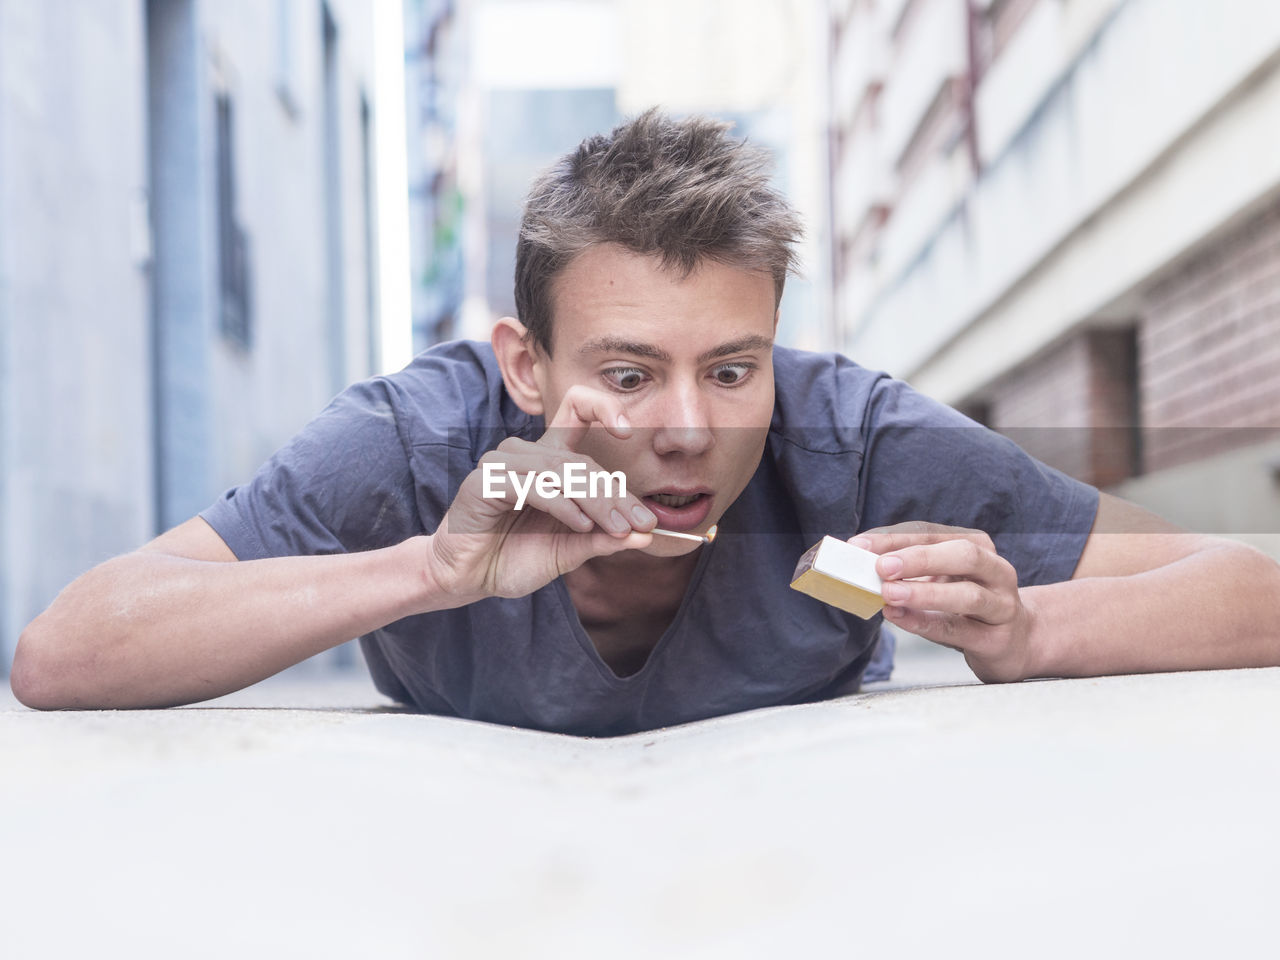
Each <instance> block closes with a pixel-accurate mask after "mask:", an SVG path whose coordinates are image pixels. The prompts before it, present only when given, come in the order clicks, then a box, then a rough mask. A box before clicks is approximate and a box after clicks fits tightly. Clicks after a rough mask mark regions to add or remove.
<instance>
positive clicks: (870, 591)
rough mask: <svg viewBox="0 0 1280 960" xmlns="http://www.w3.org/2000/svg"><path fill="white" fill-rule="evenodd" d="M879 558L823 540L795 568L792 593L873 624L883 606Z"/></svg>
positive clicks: (847, 544)
mask: <svg viewBox="0 0 1280 960" xmlns="http://www.w3.org/2000/svg"><path fill="white" fill-rule="evenodd" d="M878 558H879V555H878V554H874V553H872V552H871V551H870V550H863V549H862V548H861V547H855V546H854V545H853V544H851V543H845V542H844V541H843V540H837V539H836V538H835V537H823V538H822V539H821V540H819V541H818V542H817V543H815V544H814V545H813V546H812V547H810V548H809V549H808V550H806V551H805V554H804V556H803V557H801V558H800V562H799V563H798V564H796V572H795V575H794V576H793V577H792V578H791V589H792V590H799V591H800V592H801V593H807V594H808V595H809V596H811V597H814V598H815V599H817V600H821V601H822V602H823V603H829V604H831V605H832V606H833V607H839V608H840V609H841V610H847V611H848V612H849V613H852V614H853V615H855V616H858V617H861V618H862V619H863V620H870V619H871V618H872V617H874V616H875V615H876V614H877V613H878V612H879V611H880V608H881V607H883V606H884V599H883V598H882V597H881V596H880V575H879V574H878V573H876V560H877V559H878Z"/></svg>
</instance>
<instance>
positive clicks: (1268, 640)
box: [1022, 541, 1280, 677]
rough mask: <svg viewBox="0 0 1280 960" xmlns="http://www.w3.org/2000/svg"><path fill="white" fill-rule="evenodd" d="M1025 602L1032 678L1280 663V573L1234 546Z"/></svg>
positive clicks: (1026, 593)
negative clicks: (1030, 613) (1030, 616)
mask: <svg viewBox="0 0 1280 960" xmlns="http://www.w3.org/2000/svg"><path fill="white" fill-rule="evenodd" d="M1022 596H1023V601H1024V603H1026V604H1027V605H1028V606H1029V607H1031V608H1032V609H1033V610H1034V613H1035V626H1034V628H1033V633H1032V637H1031V650H1032V656H1033V659H1032V662H1031V665H1030V671H1029V675H1030V676H1037V677H1082V676H1099V675H1106V674H1123V673H1154V672H1159V671H1166V670H1202V669H1215V668H1216V669H1223V668H1233V667H1257V666H1275V665H1280V566H1278V565H1277V564H1276V563H1275V562H1274V561H1273V560H1271V559H1270V558H1268V557H1267V556H1265V555H1264V554H1262V553H1260V552H1258V551H1256V550H1253V549H1251V548H1249V547H1245V546H1242V545H1240V544H1235V543H1231V542H1228V541H1221V542H1220V543H1216V544H1215V545H1214V546H1212V547H1208V548H1206V549H1203V550H1200V551H1197V552H1196V553H1193V554H1191V555H1190V556H1187V557H1184V558H1183V559H1181V560H1178V561H1175V562H1173V563H1170V564H1168V565H1166V566H1163V567H1159V568H1157V569H1154V570H1149V571H1147V572H1145V573H1138V574H1134V575H1131V576H1121V577H1095V578H1085V579H1081V580H1071V581H1067V582H1064V583H1055V584H1048V585H1044V586H1038V587H1026V588H1024V589H1023V590H1022Z"/></svg>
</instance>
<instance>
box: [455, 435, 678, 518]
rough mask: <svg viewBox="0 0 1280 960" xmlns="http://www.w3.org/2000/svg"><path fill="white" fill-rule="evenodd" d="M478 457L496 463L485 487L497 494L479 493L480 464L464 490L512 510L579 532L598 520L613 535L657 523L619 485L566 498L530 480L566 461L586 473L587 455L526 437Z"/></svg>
mask: <svg viewBox="0 0 1280 960" xmlns="http://www.w3.org/2000/svg"><path fill="white" fill-rule="evenodd" d="M504 447H505V450H504V449H503V448H504ZM499 451H501V452H499ZM480 459H481V462H482V464H484V463H493V464H495V466H500V467H501V476H500V477H498V478H495V482H494V483H493V484H492V485H491V487H490V488H489V489H488V492H489V493H494V494H499V496H496V497H490V496H486V495H485V494H486V490H485V489H484V488H483V485H484V479H483V477H482V476H480V474H481V473H482V472H483V467H482V468H481V470H478V471H474V472H473V473H472V475H471V476H470V477H468V478H467V483H468V484H469V485H470V486H469V491H470V492H472V493H474V494H476V495H478V496H481V497H483V498H484V499H486V500H490V501H494V502H501V503H503V504H505V505H507V506H508V507H510V508H512V509H517V510H519V509H527V508H529V507H533V508H536V509H538V510H541V511H543V512H544V513H548V514H550V515H552V516H554V517H555V518H556V519H557V520H559V521H561V522H562V523H564V524H565V526H567V527H569V528H571V529H573V530H577V531H579V532H584V531H586V530H589V529H591V527H592V526H593V525H598V526H599V527H600V528H601V529H602V530H605V531H607V532H609V533H610V534H611V535H613V536H615V537H625V536H626V535H627V534H629V533H630V532H631V531H632V530H642V531H647V530H651V529H652V528H653V527H654V526H655V525H656V524H657V522H658V521H657V518H656V517H655V516H654V515H653V513H652V511H650V510H649V508H648V507H646V506H645V505H644V504H643V503H642V502H641V501H640V499H639V498H638V497H636V496H635V495H634V494H631V493H627V494H626V495H625V496H624V495H622V493H621V485H619V486H618V487H616V488H614V489H617V490H618V491H619V492H618V493H615V494H614V495H613V496H608V497H606V496H596V497H581V498H578V497H574V498H569V497H566V496H565V495H564V493H563V490H562V489H561V488H560V487H558V486H552V487H549V488H548V492H546V493H544V492H542V490H540V489H539V486H538V483H537V482H536V479H535V480H532V481H531V479H530V478H531V477H532V478H536V477H538V476H539V475H540V474H543V473H550V474H553V475H555V476H557V477H564V476H565V470H564V467H565V465H566V464H568V463H574V464H582V465H583V466H584V467H585V468H586V473H587V474H588V475H590V474H591V473H593V472H595V471H599V469H600V467H599V465H598V464H596V463H595V461H593V460H592V459H591V458H590V457H585V456H582V455H581V454H574V453H568V452H564V451H559V450H555V449H549V448H547V447H545V446H542V445H540V444H536V443H530V442H528V441H527V440H515V441H503V443H501V444H499V446H498V450H497V451H490V452H489V453H486V454H485V455H484V456H483V457H481V458H480ZM513 474H514V476H512V475H513ZM499 481H500V482H499ZM517 485H519V486H518V487H517Z"/></svg>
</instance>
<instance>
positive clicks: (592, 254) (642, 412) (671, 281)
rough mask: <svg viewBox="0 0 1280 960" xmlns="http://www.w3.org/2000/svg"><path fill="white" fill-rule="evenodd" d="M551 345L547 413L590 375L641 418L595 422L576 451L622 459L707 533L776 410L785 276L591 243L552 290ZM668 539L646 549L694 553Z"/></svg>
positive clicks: (647, 496)
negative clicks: (691, 264)
mask: <svg viewBox="0 0 1280 960" xmlns="http://www.w3.org/2000/svg"><path fill="white" fill-rule="evenodd" d="M552 302H553V305H554V321H553V327H552V357H551V358H547V357H546V356H545V355H544V354H542V352H541V351H538V353H537V357H538V360H537V361H536V364H535V373H534V375H535V377H536V379H537V382H538V387H539V389H540V391H541V393H542V400H543V403H544V404H545V409H546V412H547V418H548V420H550V418H551V417H552V416H553V415H554V413H555V411H556V410H558V409H559V407H560V401H561V400H562V398H563V397H564V395H565V392H566V391H567V390H568V389H569V388H570V387H571V386H574V385H577V384H581V385H583V386H587V387H590V388H592V389H595V390H600V391H602V392H605V393H607V394H609V395H610V396H614V397H617V398H618V399H619V400H620V401H621V402H622V404H623V408H624V410H625V413H626V416H627V419H628V420H630V422H631V425H632V426H633V427H634V428H635V429H634V432H633V434H632V436H631V437H630V438H628V439H626V440H619V439H617V438H615V437H612V436H610V435H609V434H608V433H606V432H605V431H604V429H603V428H601V427H600V426H599V425H598V424H597V425H593V427H592V429H591V430H590V431H589V432H588V434H587V437H586V438H585V439H584V440H583V441H582V442H581V443H580V444H579V445H578V447H577V449H578V450H579V451H580V452H581V453H583V454H585V455H587V456H589V457H591V458H592V459H594V460H595V461H596V462H597V463H599V464H600V465H601V466H602V467H604V468H605V469H607V470H621V471H622V472H623V473H625V474H626V477H627V489H628V490H629V491H630V492H632V493H634V494H635V495H637V496H639V497H641V498H642V499H643V500H644V502H645V504H646V505H647V506H648V507H649V508H650V509H651V510H652V511H653V512H654V514H655V515H656V516H657V518H658V525H659V526H660V527H663V528H665V529H668V530H681V531H687V532H698V533H701V532H705V531H706V530H707V529H709V528H710V527H711V526H712V525H713V524H715V523H718V522H719V520H720V518H721V516H722V515H723V514H724V512H725V510H726V509H728V507H729V505H730V504H731V503H733V501H734V500H736V499H737V497H738V495H739V494H740V493H742V491H743V489H744V488H745V487H746V485H747V482H748V481H749V480H750V479H751V476H752V474H754V473H755V470H756V467H757V465H758V464H759V462H760V457H761V454H762V453H763V451H764V443H765V438H766V435H767V433H768V428H769V421H770V418H771V417H772V414H773V335H774V330H775V325H776V312H775V308H774V284H773V279H772V277H770V276H769V275H767V274H764V273H752V272H746V271H743V270H740V269H737V268H734V267H728V266H725V265H723V264H719V263H715V262H712V261H704V262H703V263H701V264H700V265H699V266H698V267H697V269H695V270H694V272H693V273H691V274H690V275H689V276H688V277H685V278H683V279H681V278H680V276H679V274H678V273H675V272H672V271H669V270H664V269H663V268H662V266H661V262H660V260H659V259H658V258H656V257H652V256H644V255H640V254H635V253H632V252H630V251H628V250H626V249H624V248H622V247H619V246H616V245H612V244H610V245H603V246H599V247H593V248H590V249H588V250H587V251H586V252H585V253H583V254H581V255H579V256H578V257H577V258H576V259H575V260H574V261H573V262H572V263H570V265H569V266H568V267H567V268H566V269H565V270H564V271H563V272H562V273H561V274H560V275H559V276H558V277H557V278H556V280H555V282H554V285H553V290H552ZM694 548H695V545H694V544H692V543H690V542H689V541H685V540H679V539H676V538H671V537H655V538H654V542H653V546H651V547H650V548H649V549H648V550H647V551H646V552H647V553H651V554H654V555H659V556H671V555H676V554H681V553H687V552H688V551H690V550H692V549H694Z"/></svg>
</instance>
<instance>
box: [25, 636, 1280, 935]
mask: <svg viewBox="0 0 1280 960" xmlns="http://www.w3.org/2000/svg"><path fill="white" fill-rule="evenodd" d="M966 679H968V680H970V681H971V680H972V677H971V675H969V674H968V673H967V670H966V669H965V668H964V665H963V662H962V661H960V660H958V658H956V657H955V655H953V654H951V653H950V652H949V651H945V650H940V649H939V648H933V647H917V646H914V645H908V648H907V649H906V650H905V651H904V654H903V656H902V658H901V660H900V666H899V670H898V673H897V676H896V678H895V680H894V681H893V682H892V683H891V684H887V685H880V686H879V687H877V688H876V689H874V690H873V691H871V692H867V693H863V694H859V695H858V696H854V697H848V698H845V699H842V700H838V701H833V702H829V703H823V704H814V705H809V706H801V707H784V708H777V709H771V710H761V711H755V712H752V713H746V714H739V715H735V716H730V717H723V718H719V719H716V720H711V721H706V722H703V723H698V724H691V725H688V726H684V727H678V728H672V729H668V730H662V731H656V732H653V733H647V734H640V735H636V736H631V737H624V738H618V739H613V740H584V739H577V738H569V737H562V736H553V735H546V734H539V733H532V732H529V731H524V730H517V729H511V728H505V727H494V726H489V725H485V724H478V723H470V722H465V721H457V720H448V719H442V718H437V717H424V716H417V715H412V714H406V713H401V712H397V711H394V710H392V709H389V708H388V707H387V706H385V705H383V706H380V705H379V698H378V696H377V694H376V693H375V692H374V691H373V689H372V687H371V686H370V685H369V684H368V682H367V681H366V680H364V679H363V678H361V679H358V680H351V679H347V680H337V681H335V680H331V679H330V680H319V679H317V680H312V681H309V682H307V683H302V684H300V683H298V682H281V683H277V684H270V683H269V684H264V685H260V686H259V687H257V688H253V689H251V690H249V691H244V692H242V693H240V694H237V695H235V696H233V697H230V698H224V699H223V700H221V701H215V702H213V703H211V704H208V705H204V706H201V707H194V708H182V709H176V710H168V711H137V712H92V713H58V714H38V713H33V712H30V711H27V710H25V709H23V708H21V707H19V706H17V705H15V704H14V703H13V701H12V699H7V700H4V701H3V702H0V813H2V814H3V816H2V817H0V858H2V861H0V904H3V905H4V913H5V923H4V927H3V931H2V932H0V954H2V955H3V956H5V957H14V958H29V957H32V958H38V957H71V956H80V955H86V954H91V955H95V956H109V957H112V956H121V957H123V956H129V957H175V956H182V957H228V956H232V957H239V956H255V957H256V956H272V957H288V956H307V957H339V956H342V957H363V956H368V957H380V958H399V957H414V958H418V957H436V956H447V957H490V956H497V957H502V956H519V957H527V956H535V957H538V956H548V957H549V956H557V957H563V956H575V955H582V954H587V953H590V954H593V955H599V956H609V957H618V956H623V957H629V956H636V957H649V956H675V957H698V958H703V957H735V958H736V957H744V956H761V957H774V956H809V955H815V954H818V953H823V954H827V953H841V954H853V953H855V952H856V953H858V954H865V955H875V956H912V957H914V956H921V957H933V956H947V957H954V956H962V957H964V956H982V957H1002V956H1018V957H1024V956H1031V957H1067V956H1071V957H1075V956H1081V955H1087V956H1104V957H1110V956H1116V957H1119V956H1124V957H1130V956H1161V957H1167V956H1198V955H1213V956H1232V957H1244V956H1272V955H1274V951H1275V928H1274V922H1273V921H1272V919H1271V917H1272V915H1273V910H1274V905H1275V901H1276V897H1277V893H1280V866H1278V865H1277V864H1280V856H1278V855H1280V830H1277V826H1276V823H1277V816H1276V811H1277V809H1280V803H1278V801H1280V751H1277V745H1278V742H1280V735H1278V733H1277V731H1280V696H1278V694H1280V670H1252V671H1224V672H1216V673H1203V674H1167V675H1155V676H1147V677H1119V678H1108V679H1100V680H1077V681H1047V682H1036V683H1025V684H1018V685H1012V686H1004V687H984V686H981V685H977V684H973V683H969V684H967V685H950V686H917V685H916V684H917V683H926V684H937V683H944V684H947V683H949V684H955V683H957V682H961V683H962V682H963V681H964V680H966Z"/></svg>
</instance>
